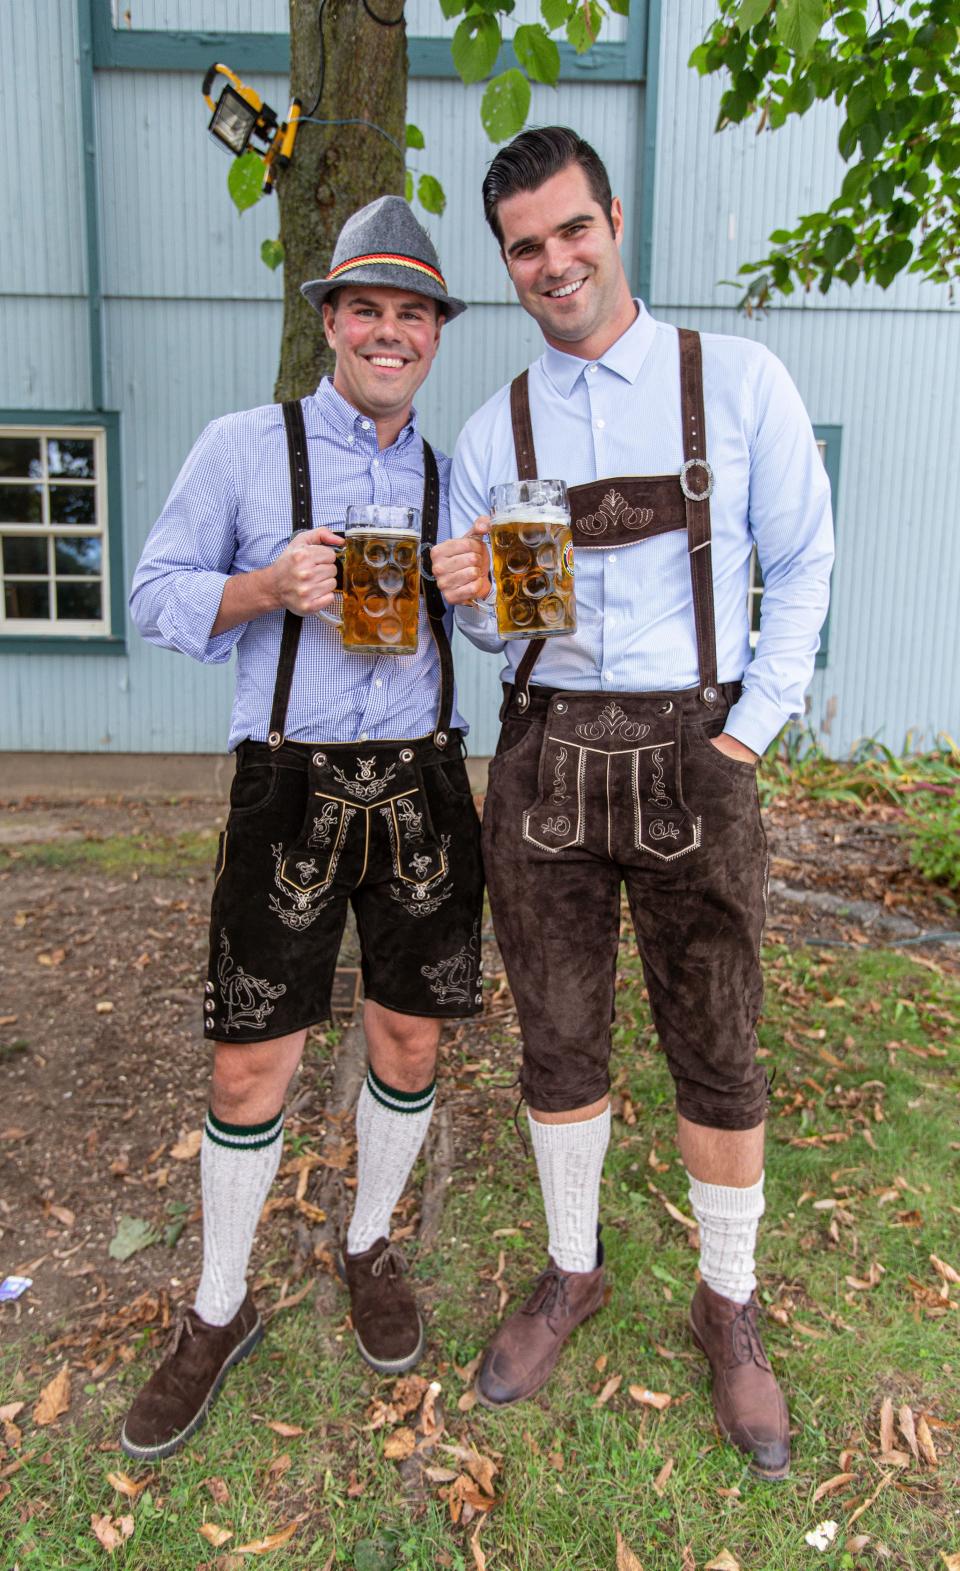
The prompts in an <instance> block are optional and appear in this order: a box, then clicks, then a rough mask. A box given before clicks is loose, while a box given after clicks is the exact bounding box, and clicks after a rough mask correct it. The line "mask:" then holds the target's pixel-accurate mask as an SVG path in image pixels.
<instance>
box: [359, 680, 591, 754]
mask: <svg viewBox="0 0 960 1571" xmlns="http://www.w3.org/2000/svg"><path fill="white" fill-rule="evenodd" d="M603 680H604V681H605V682H612V681H613V672H612V671H604V673H603ZM360 740H361V742H363V741H365V740H366V738H365V737H361V738H360Z"/></svg>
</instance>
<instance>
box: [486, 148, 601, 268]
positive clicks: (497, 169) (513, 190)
mask: <svg viewBox="0 0 960 1571" xmlns="http://www.w3.org/2000/svg"><path fill="white" fill-rule="evenodd" d="M571 164H579V165H580V168H581V169H582V170H583V172H584V174H585V176H586V179H587V185H588V186H589V187H590V195H591V196H592V197H593V199H594V201H595V202H596V203H597V204H598V206H600V207H602V208H603V211H604V213H605V214H606V216H607V223H608V224H609V225H610V229H611V231H612V230H613V216H612V212H611V204H612V201H613V198H612V195H611V192H610V176H609V175H608V174H607V171H606V169H605V167H604V164H603V160H602V159H601V158H600V155H599V154H598V153H596V152H595V151H594V149H593V148H592V147H591V146H590V143H589V142H585V141H584V140H583V137H582V136H578V135H577V133H576V131H571V130H570V127H569V126H565V125H547V126H541V127H540V129H539V130H536V131H521V133H520V135H519V136H517V137H515V138H514V140H513V141H512V142H511V143H510V144H509V145H508V146H507V147H504V148H502V149H501V151H500V152H499V153H498V154H497V156H496V158H495V159H494V160H493V163H492V164H491V165H490V168H489V169H488V170H487V173H486V176H485V178H484V182H483V212H484V217H485V218H486V220H487V223H488V224H489V225H490V228H491V229H492V230H493V232H494V234H495V235H496V237H497V243H498V244H499V245H500V246H501V247H502V246H503V229H502V227H501V224H500V219H499V216H498V214H497V208H498V207H499V205H500V203H501V202H503V201H505V200H506V198H507V197H508V196H516V194H517V192H518V191H536V190H537V189H538V188H539V187H540V186H542V185H543V183H544V181H545V180H550V179H552V177H553V176H554V175H558V174H560V172H561V170H563V169H569V167H570V165H571Z"/></svg>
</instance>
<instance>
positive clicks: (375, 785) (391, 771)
mask: <svg viewBox="0 0 960 1571" xmlns="http://www.w3.org/2000/svg"><path fill="white" fill-rule="evenodd" d="M376 762H377V761H376V759H375V758H358V759H357V773H356V775H355V776H354V778H353V779H352V780H348V779H347V777H346V775H345V774H344V772H343V770H342V769H340V768H339V767H338V766H337V765H336V764H334V766H333V773H334V775H335V776H336V778H337V780H338V781H339V782H340V784H341V785H342V786H343V789H344V790H345V791H349V793H350V795H351V796H355V797H356V798H357V799H358V801H360V802H372V801H373V798H374V797H375V796H379V795H380V792H381V791H382V790H383V788H384V786H385V785H387V784H389V782H390V781H391V780H392V779H393V777H394V775H395V774H396V772H397V766H396V764H388V765H387V768H386V770H385V772H384V773H383V774H382V775H375V774H374V772H373V770H374V766H375V764H376Z"/></svg>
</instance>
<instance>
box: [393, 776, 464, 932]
mask: <svg viewBox="0 0 960 1571" xmlns="http://www.w3.org/2000/svg"><path fill="white" fill-rule="evenodd" d="M404 805H406V806H407V807H411V808H412V804H411V803H410V802H406V804H405V803H404V799H403V798H401V799H400V801H399V802H397V803H396V806H397V807H398V808H400V807H402V806H404ZM380 812H381V814H382V815H383V821H384V823H385V824H386V826H387V834H388V836H389V838H390V855H391V858H392V860H393V865H394V868H395V869H396V871H397V874H398V875H399V873H400V855H399V849H398V846H397V837H396V835H395V834H394V829H393V814H392V813H391V811H390V808H389V807H387V806H384V807H381V809H380ZM413 816H414V818H415V819H416V821H417V825H418V831H417V835H415V836H413V839H414V842H416V839H417V837H418V836H419V838H420V839H422V838H423V833H422V829H421V828H420V825H421V824H422V820H423V814H422V813H414V815H413ZM401 818H402V815H401ZM449 850H450V836H449V835H441V836H440V864H441V865H440V870H439V872H436V873H432V874H431V873H430V868H431V867H432V866H433V861H434V859H433V857H431V856H426V855H423V854H418V855H416V856H413V857H411V859H410V865H411V867H412V868H413V871H414V873H415V874H416V880H414V879H409V878H401V879H400V882H399V883H396V884H391V885H390V896H391V899H393V900H396V902H397V904H398V905H401V906H403V909H404V910H405V911H406V913H407V915H408V916H432V915H433V913H434V911H439V909H440V907H441V906H442V905H443V902H444V901H445V900H449V898H450V896H451V895H452V894H453V879H452V877H451V876H450V861H449V856H448V852H449ZM424 875H428V876H424Z"/></svg>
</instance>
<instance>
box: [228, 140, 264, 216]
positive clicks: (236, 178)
mask: <svg viewBox="0 0 960 1571" xmlns="http://www.w3.org/2000/svg"><path fill="white" fill-rule="evenodd" d="M227 190H228V191H229V192H230V195H231V196H232V197H233V200H234V202H235V203H236V205H237V207H238V208H239V209H240V211H241V213H243V212H245V211H246V209H247V208H248V207H253V206H254V205H255V204H256V203H257V202H259V200H260V198H261V197H262V195H263V159H262V158H261V157H260V155H259V153H254V152H252V151H251V150H250V149H249V148H248V149H247V151H246V152H245V153H241V154H240V157H239V158H235V159H234V160H233V163H232V164H231V165H230V173H229V174H228V175H227Z"/></svg>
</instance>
